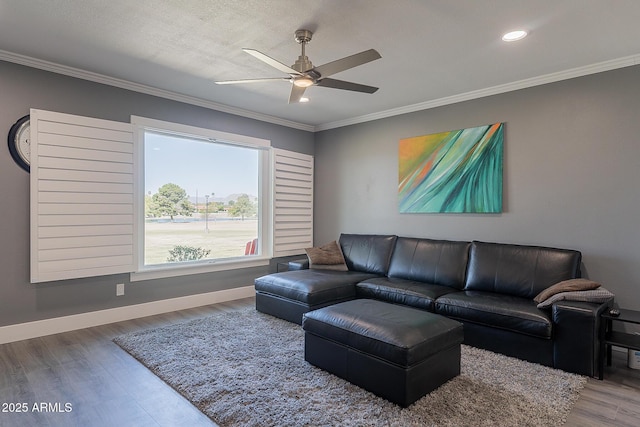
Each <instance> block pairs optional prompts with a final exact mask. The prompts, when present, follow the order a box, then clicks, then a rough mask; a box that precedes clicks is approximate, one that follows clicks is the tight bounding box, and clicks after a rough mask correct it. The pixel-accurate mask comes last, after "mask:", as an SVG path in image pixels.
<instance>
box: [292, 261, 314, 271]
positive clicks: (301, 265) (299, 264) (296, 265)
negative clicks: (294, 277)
mask: <svg viewBox="0 0 640 427" xmlns="http://www.w3.org/2000/svg"><path fill="white" fill-rule="evenodd" d="M308 268H309V258H300V259H294V260H293V261H289V271H291V270H306V269H308Z"/></svg>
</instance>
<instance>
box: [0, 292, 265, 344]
mask: <svg viewBox="0 0 640 427" xmlns="http://www.w3.org/2000/svg"><path fill="white" fill-rule="evenodd" d="M254 295H255V288H254V287H253V285H252V286H244V287H242V288H233V289H225V290H223V291H216V292H209V293H206V294H196V295H189V296H186V297H179V298H171V299H165V300H160V301H153V302H147V303H144V304H135V305H127V306H124V307H117V308H110V309H108V310H99V311H91V312H88V313H81V314H73V315H71V316H64V317H54V318H51V319H45V320H36V321H34V322H26V323H19V324H16V325H9V326H1V327H0V344H6V343H10V342H14V341H21V340H26V339H30V338H37V337H43V336H46V335H52V334H59V333H61V332H69V331H75V330H77V329H84V328H91V327H93V326H100V325H106V324H108V323H114V322H121V321H123V320H131V319H137V318H140V317H146V316H153V315H155V314H162V313H169V312H172V311H177V310H185V309H187V308H194V307H201V306H204V305H210V304H216V303H219V302H225V301H233V300H236V299H242V298H247V297H252V296H254Z"/></svg>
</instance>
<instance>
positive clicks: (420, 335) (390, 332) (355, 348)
mask: <svg viewBox="0 0 640 427" xmlns="http://www.w3.org/2000/svg"><path fill="white" fill-rule="evenodd" d="M302 327H303V329H304V331H305V343H304V344H305V360H306V361H307V362H309V363H311V364H313V365H315V366H317V367H319V368H322V369H324V370H326V371H328V372H331V373H332V374H334V375H337V376H339V377H341V378H344V379H345V380H347V381H349V382H351V383H353V384H355V385H358V386H360V387H362V388H364V389H366V390H369V391H370V392H372V393H375V394H377V395H378V396H381V397H383V398H385V399H387V400H389V401H391V402H394V403H397V404H398V405H401V406H403V407H407V406H409V405H411V404H412V403H413V402H415V401H416V400H418V399H419V398H421V397H422V396H424V395H425V394H427V393H429V392H431V391H433V390H435V389H436V388H438V387H439V386H441V385H442V384H444V383H445V382H447V381H448V380H450V379H451V378H454V377H455V376H457V375H459V374H460V344H461V343H462V340H463V331H462V323H459V322H456V321H455V320H451V319H448V318H446V317H444V316H440V315H438V314H434V313H429V312H427V311H424V310H419V309H415V308H411V307H405V306H400V305H395V304H390V303H386V302H382V301H376V300H370V299H357V300H352V301H347V302H343V303H340V304H335V305H331V306H328V307H324V308H321V309H319V310H315V311H310V312H308V313H305V314H304V316H303V320H302Z"/></svg>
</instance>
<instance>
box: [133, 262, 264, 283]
mask: <svg viewBox="0 0 640 427" xmlns="http://www.w3.org/2000/svg"><path fill="white" fill-rule="evenodd" d="M269 260H270V259H269V258H265V257H255V258H253V257H252V258H251V259H243V260H237V259H236V260H230V261H215V262H214V261H212V262H210V263H207V264H197V265H183V266H170V267H155V268H147V269H145V270H140V271H136V272H133V273H130V275H129V280H131V281H132V282H139V281H143V280H153V279H164V278H167V277H178V276H187V275H191V274H205V273H214V272H216V271H226V270H237V269H240V268H251V267H264V266H267V265H269Z"/></svg>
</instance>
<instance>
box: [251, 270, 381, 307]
mask: <svg viewBox="0 0 640 427" xmlns="http://www.w3.org/2000/svg"><path fill="white" fill-rule="evenodd" d="M372 277H375V275H373V274H368V273H358V272H352V271H334V270H294V271H285V272H283V273H273V274H268V275H266V276H262V277H259V278H257V279H255V288H256V291H257V292H262V293H267V294H273V295H278V296H280V297H284V298H288V299H291V300H295V301H300V302H303V303H305V304H308V305H310V306H314V305H318V304H325V303H327V302H330V301H339V300H343V299H345V298H353V297H355V294H356V287H355V284H356V283H358V282H360V281H362V280H365V279H370V278H372Z"/></svg>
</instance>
